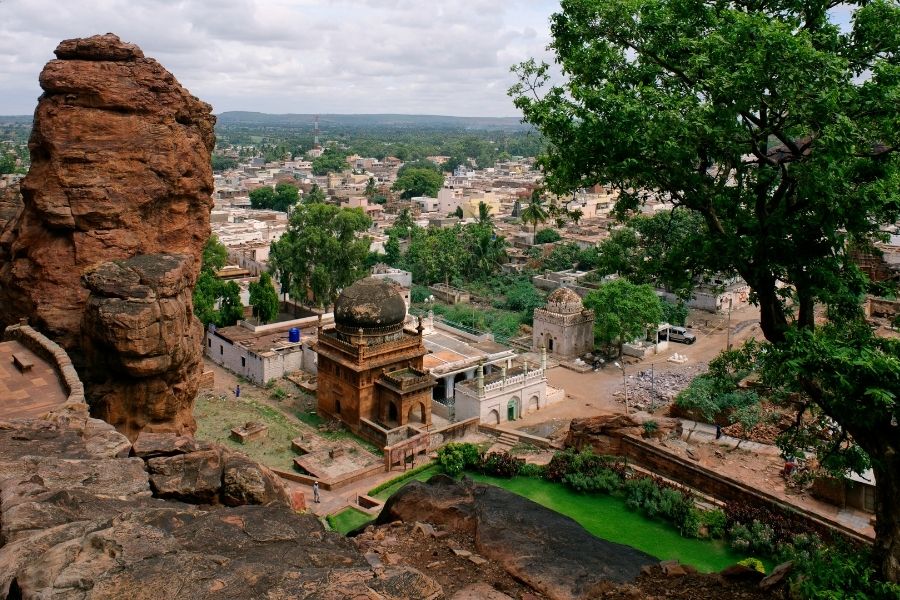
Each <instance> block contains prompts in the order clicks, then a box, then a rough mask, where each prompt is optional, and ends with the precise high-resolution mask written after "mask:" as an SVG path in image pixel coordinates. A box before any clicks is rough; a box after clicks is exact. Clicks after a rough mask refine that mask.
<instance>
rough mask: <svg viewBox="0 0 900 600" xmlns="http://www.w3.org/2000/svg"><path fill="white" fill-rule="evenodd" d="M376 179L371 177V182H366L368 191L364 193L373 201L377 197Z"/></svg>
mask: <svg viewBox="0 0 900 600" xmlns="http://www.w3.org/2000/svg"><path fill="white" fill-rule="evenodd" d="M375 192H376V189H375V178H374V177H369V180H368V181H367V182H366V189H365V191H364V192H363V195H364V196H365V197H366V198H368V199H369V200H371V199H372V198H373V197H374V196H375Z"/></svg>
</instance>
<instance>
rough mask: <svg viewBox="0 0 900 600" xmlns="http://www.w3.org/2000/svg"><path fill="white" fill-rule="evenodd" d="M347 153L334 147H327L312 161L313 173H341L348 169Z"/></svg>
mask: <svg viewBox="0 0 900 600" xmlns="http://www.w3.org/2000/svg"><path fill="white" fill-rule="evenodd" d="M346 158H347V154H346V153H344V152H343V151H338V150H335V149H333V148H326V149H325V151H324V152H323V153H322V155H321V156H317V157H316V158H314V159H313V161H312V171H313V175H328V174H329V173H340V172H342V171H346V170H347V169H348V168H349V167H348V165H347V161H346V160H345V159H346Z"/></svg>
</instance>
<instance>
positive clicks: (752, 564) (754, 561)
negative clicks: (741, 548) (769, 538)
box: [738, 556, 766, 573]
mask: <svg viewBox="0 0 900 600" xmlns="http://www.w3.org/2000/svg"><path fill="white" fill-rule="evenodd" d="M738 564H739V565H741V566H742V567H749V568H751V569H753V570H754V571H757V572H759V573H765V572H766V566H765V565H764V564H763V562H762V561H761V560H759V559H758V558H753V557H752V556H750V557H748V558H745V559H744V560H739V561H738Z"/></svg>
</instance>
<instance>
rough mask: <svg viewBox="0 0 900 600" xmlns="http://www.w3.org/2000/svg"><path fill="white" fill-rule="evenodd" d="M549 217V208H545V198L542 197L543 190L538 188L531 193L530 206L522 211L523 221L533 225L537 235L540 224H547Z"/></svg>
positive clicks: (534, 232)
mask: <svg viewBox="0 0 900 600" xmlns="http://www.w3.org/2000/svg"><path fill="white" fill-rule="evenodd" d="M547 216H548V214H547V207H546V206H544V198H543V196H542V195H541V190H540V188H536V189H535V190H534V191H533V192H531V199H530V200H529V201H528V206H526V207H525V210H523V211H522V221H524V222H525V223H531V224H532V225H533V226H534V230H533V232H532V233H533V234H535V235H536V234H537V226H538V223H544V222H546V221H547Z"/></svg>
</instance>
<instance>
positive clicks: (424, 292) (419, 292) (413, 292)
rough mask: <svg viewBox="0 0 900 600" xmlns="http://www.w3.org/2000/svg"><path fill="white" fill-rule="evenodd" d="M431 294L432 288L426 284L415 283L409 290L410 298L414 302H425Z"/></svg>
mask: <svg viewBox="0 0 900 600" xmlns="http://www.w3.org/2000/svg"><path fill="white" fill-rule="evenodd" d="M430 295H431V290H429V289H428V288H427V287H426V286H424V285H414V286H412V288H410V290H409V299H410V301H411V302H414V303H419V302H425V301H426V300H427V299H428V296H430Z"/></svg>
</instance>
